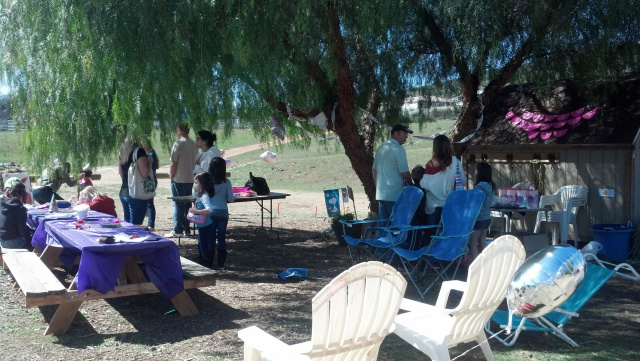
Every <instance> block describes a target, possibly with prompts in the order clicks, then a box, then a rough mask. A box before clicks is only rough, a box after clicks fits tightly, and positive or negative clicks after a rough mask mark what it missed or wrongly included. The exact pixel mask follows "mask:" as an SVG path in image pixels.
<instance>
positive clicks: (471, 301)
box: [394, 235, 525, 361]
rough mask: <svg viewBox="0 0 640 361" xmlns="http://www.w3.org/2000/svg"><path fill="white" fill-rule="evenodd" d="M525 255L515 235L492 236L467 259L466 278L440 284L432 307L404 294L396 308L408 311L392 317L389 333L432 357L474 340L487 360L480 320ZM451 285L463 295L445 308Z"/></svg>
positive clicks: (442, 356) (501, 294) (487, 315)
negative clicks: (391, 331) (469, 262)
mask: <svg viewBox="0 0 640 361" xmlns="http://www.w3.org/2000/svg"><path fill="white" fill-rule="evenodd" d="M524 259H525V251H524V247H523V246H522V243H521V242H520V240H519V239H518V238H516V237H515V236H512V235H505V236H502V237H499V238H497V239H496V240H494V241H493V242H491V244H489V245H488V246H487V248H485V249H484V251H482V253H481V254H480V255H479V256H478V257H477V258H476V259H475V260H474V261H473V263H471V266H469V272H468V277H467V281H466V282H463V281H446V282H443V283H442V288H441V289H440V294H439V295H438V300H437V302H436V305H435V306H432V305H428V304H425V303H421V302H417V301H412V300H408V299H404V300H403V301H402V305H401V306H400V308H401V309H403V310H408V311H409V312H406V313H403V314H399V315H398V317H396V330H395V331H394V333H395V334H397V335H398V336H400V337H401V338H402V339H403V340H405V341H407V342H408V343H409V344H411V345H412V346H413V347H415V348H417V349H418V350H420V351H422V352H424V353H425V354H426V355H427V356H429V357H430V358H431V359H432V360H450V356H449V348H451V347H454V346H456V345H457V344H459V343H463V342H471V341H475V342H477V343H478V344H479V345H480V348H481V349H482V352H483V353H484V356H485V358H486V359H487V360H489V361H492V360H493V353H492V352H491V347H490V346H489V343H488V342H486V341H487V337H486V335H485V333H484V325H485V324H486V323H487V321H489V318H490V317H491V315H492V314H493V312H494V311H495V310H496V309H497V308H498V306H499V305H500V303H501V302H502V300H503V299H504V297H505V295H506V292H507V287H508V286H509V283H510V282H511V278H512V277H513V275H514V273H515V272H516V270H517V269H518V268H519V267H520V266H521V265H522V263H523V262H524ZM452 290H457V291H460V292H463V294H462V299H461V300H460V303H459V304H458V306H457V307H456V308H454V309H448V308H447V301H448V298H449V294H450V293H451V291H452Z"/></svg>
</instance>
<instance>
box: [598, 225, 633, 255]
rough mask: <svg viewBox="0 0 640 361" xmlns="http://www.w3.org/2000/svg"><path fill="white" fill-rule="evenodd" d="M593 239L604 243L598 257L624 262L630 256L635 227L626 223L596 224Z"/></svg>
mask: <svg viewBox="0 0 640 361" xmlns="http://www.w3.org/2000/svg"><path fill="white" fill-rule="evenodd" d="M591 231H592V232H593V240H594V241H596V242H598V243H600V244H601V245H602V249H601V250H600V252H598V258H601V259H603V260H605V261H610V262H622V261H625V260H627V258H629V248H630V243H631V233H633V227H630V226H625V225H624V224H594V225H593V226H591Z"/></svg>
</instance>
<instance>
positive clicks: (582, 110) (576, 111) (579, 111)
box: [571, 108, 584, 117]
mask: <svg viewBox="0 0 640 361" xmlns="http://www.w3.org/2000/svg"><path fill="white" fill-rule="evenodd" d="M582 113H584V108H580V109H576V110H574V111H572V112H571V116H572V117H577V116H580V115H582Z"/></svg>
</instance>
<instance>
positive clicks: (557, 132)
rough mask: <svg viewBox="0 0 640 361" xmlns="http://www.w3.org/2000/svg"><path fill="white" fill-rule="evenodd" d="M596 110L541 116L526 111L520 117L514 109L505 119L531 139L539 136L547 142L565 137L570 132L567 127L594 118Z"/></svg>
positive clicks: (582, 109)
mask: <svg viewBox="0 0 640 361" xmlns="http://www.w3.org/2000/svg"><path fill="white" fill-rule="evenodd" d="M596 110H597V108H594V109H592V110H590V111H588V112H585V108H580V109H576V110H574V111H572V112H569V113H565V114H540V113H533V112H530V111H528V110H525V111H524V112H523V113H522V115H521V116H520V117H519V116H518V115H516V113H515V112H514V111H513V109H509V111H508V112H507V114H506V115H505V119H510V122H511V124H512V125H514V126H518V127H520V128H521V129H522V130H525V131H527V132H528V136H529V139H534V138H536V137H537V136H538V135H539V136H540V138H541V139H543V140H547V139H549V138H551V136H554V137H556V138H560V137H563V136H565V135H566V134H567V132H568V131H569V129H568V128H566V127H567V126H574V125H577V124H579V123H580V122H581V121H582V119H591V118H593V117H594V116H595V115H596ZM543 121H544V123H542V122H543Z"/></svg>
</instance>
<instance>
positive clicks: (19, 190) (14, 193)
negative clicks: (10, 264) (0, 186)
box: [0, 182, 31, 248]
mask: <svg viewBox="0 0 640 361" xmlns="http://www.w3.org/2000/svg"><path fill="white" fill-rule="evenodd" d="M9 195H10V196H11V198H9V199H4V200H2V203H1V204H0V246H2V248H29V244H30V243H31V233H30V232H29V226H27V209H26V208H25V207H24V203H25V202H26V201H27V189H26V187H25V186H24V184H22V183H20V182H17V183H14V184H13V185H12V186H11V188H10V190H9Z"/></svg>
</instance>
